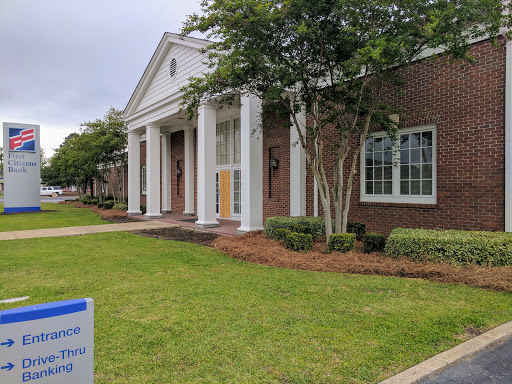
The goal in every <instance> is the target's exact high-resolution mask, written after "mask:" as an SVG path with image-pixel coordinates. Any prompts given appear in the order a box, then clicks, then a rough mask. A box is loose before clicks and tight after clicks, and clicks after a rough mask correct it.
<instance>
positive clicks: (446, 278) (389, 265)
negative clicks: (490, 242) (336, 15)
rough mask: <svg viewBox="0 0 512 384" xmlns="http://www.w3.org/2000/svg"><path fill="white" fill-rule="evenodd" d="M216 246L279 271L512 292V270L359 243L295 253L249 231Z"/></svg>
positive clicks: (320, 246) (317, 246) (221, 239)
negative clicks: (397, 255) (424, 258)
mask: <svg viewBox="0 0 512 384" xmlns="http://www.w3.org/2000/svg"><path fill="white" fill-rule="evenodd" d="M213 246H214V248H216V249H217V250H219V251H221V252H224V253H226V254H227V255H229V256H231V257H233V258H235V259H239V260H244V261H249V262H252V263H258V264H264V265H269V266H274V267H280V268H291V269H303V270H308V271H323V272H338V273H356V274H363V275H381V276H395V277H407V278H421V279H426V280H432V281H437V282H441V283H450V284H464V285H469V286H472V287H479V288H486V289H491V290H495V291H503V292H512V267H482V266H477V265H466V266H456V265H453V264H448V263H430V262H421V263H420V262H414V261H411V260H407V259H394V258H391V257H386V256H383V255H382V254H380V253H378V252H374V253H372V254H366V253H362V252H361V248H362V244H361V243H359V242H358V244H357V245H356V249H355V250H354V251H351V252H347V253H332V254H330V253H328V252H327V246H326V244H325V241H320V242H316V243H315V244H314V245H313V250H311V251H309V252H294V251H290V250H288V249H286V248H285V247H284V246H283V244H281V243H278V242H276V241H273V240H270V239H268V238H267V237H266V236H265V235H264V234H263V232H249V233H247V234H245V235H242V236H238V237H229V236H221V237H219V238H218V239H217V240H216V241H215V242H214V244H213Z"/></svg>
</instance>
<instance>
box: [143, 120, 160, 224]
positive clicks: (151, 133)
mask: <svg viewBox="0 0 512 384" xmlns="http://www.w3.org/2000/svg"><path fill="white" fill-rule="evenodd" d="M144 216H145V217H146V219H152V218H158V217H162V213H160V126H158V125H156V124H153V123H150V124H148V125H147V126H146V214H145V215H144Z"/></svg>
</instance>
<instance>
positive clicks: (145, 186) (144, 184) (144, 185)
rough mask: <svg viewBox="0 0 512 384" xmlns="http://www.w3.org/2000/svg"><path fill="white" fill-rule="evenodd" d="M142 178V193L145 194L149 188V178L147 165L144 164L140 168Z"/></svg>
mask: <svg viewBox="0 0 512 384" xmlns="http://www.w3.org/2000/svg"><path fill="white" fill-rule="evenodd" d="M140 179H141V193H142V194H143V195H145V194H146V192H147V190H148V178H147V172H146V166H145V165H143V166H142V167H141V169H140Z"/></svg>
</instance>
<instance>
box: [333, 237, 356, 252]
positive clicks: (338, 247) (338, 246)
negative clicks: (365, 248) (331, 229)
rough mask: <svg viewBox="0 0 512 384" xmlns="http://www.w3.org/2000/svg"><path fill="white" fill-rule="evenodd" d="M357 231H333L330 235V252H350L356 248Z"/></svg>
mask: <svg viewBox="0 0 512 384" xmlns="http://www.w3.org/2000/svg"><path fill="white" fill-rule="evenodd" d="M355 242H356V235H355V233H333V234H332V235H331V236H329V242H328V243H327V247H328V248H329V252H348V251H351V250H353V249H354V244H355Z"/></svg>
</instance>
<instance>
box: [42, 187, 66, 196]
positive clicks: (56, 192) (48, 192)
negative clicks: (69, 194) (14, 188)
mask: <svg viewBox="0 0 512 384" xmlns="http://www.w3.org/2000/svg"><path fill="white" fill-rule="evenodd" d="M40 195H41V196H51V197H58V196H60V195H62V188H61V187H41V191H40Z"/></svg>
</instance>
